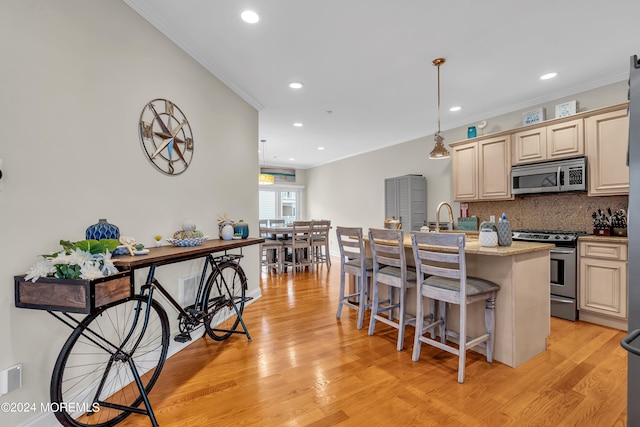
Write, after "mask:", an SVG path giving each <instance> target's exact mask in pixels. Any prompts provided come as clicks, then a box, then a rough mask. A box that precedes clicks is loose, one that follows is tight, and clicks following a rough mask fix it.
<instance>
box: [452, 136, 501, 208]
mask: <svg viewBox="0 0 640 427" xmlns="http://www.w3.org/2000/svg"><path fill="white" fill-rule="evenodd" d="M452 151H453V160H452V175H453V199H454V200H455V201H474V200H511V199H513V196H512V195H511V183H510V181H509V176H510V170H511V137H510V135H502V136H497V137H490V138H489V137H488V138H483V139H475V140H473V141H469V142H465V143H457V144H453V145H452Z"/></svg>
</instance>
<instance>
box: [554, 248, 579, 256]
mask: <svg viewBox="0 0 640 427" xmlns="http://www.w3.org/2000/svg"><path fill="white" fill-rule="evenodd" d="M551 253H552V254H562V255H572V254H574V253H575V250H569V251H561V250H558V249H551Z"/></svg>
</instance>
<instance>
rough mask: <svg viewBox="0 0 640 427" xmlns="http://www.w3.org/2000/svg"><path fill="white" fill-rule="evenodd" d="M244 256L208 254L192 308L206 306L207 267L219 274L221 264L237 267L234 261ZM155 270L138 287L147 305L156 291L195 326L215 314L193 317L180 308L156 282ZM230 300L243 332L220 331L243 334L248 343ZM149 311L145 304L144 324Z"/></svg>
mask: <svg viewBox="0 0 640 427" xmlns="http://www.w3.org/2000/svg"><path fill="white" fill-rule="evenodd" d="M243 256H244V255H242V254H224V255H219V256H216V257H214V256H213V255H211V254H209V255H207V256H206V260H205V263H204V266H203V268H202V273H201V275H200V284H199V285H198V292H197V293H196V297H195V300H194V303H193V307H202V306H203V304H206V301H204V287H205V283H206V278H207V270H208V266H209V265H211V269H212V273H213V272H215V271H218V272H221V271H222V270H221V269H220V265H222V264H223V263H226V262H232V263H235V264H237V265H240V263H239V262H236V260H239V259H240V258H242V257H243ZM155 269H156V266H155V265H152V266H150V267H149V272H148V274H147V279H146V281H145V284H144V285H142V286H141V287H140V295H142V296H145V292H148V294H147V297H148V298H149V303H151V299H153V293H154V291H155V290H156V289H157V290H158V291H159V292H160V294H161V295H162V296H163V297H164V298H165V299H166V300H167V301H168V302H169V304H170V305H171V306H172V307H173V308H174V309H175V310H176V311H177V312H178V313H179V314H180V315H182V316H184V317H185V318H186V319H188V320H190V321H192V322H195V323H197V324H202V323H203V322H204V321H206V320H208V319H207V317H210V316H212V315H214V314H215V312H214V313H209V314H208V316H202V315H194V314H192V313H190V312H188V311H187V310H185V307H182V306H181V305H180V304H179V303H178V302H177V301H176V300H175V298H173V297H172V296H171V294H170V293H169V291H167V290H166V289H165V288H164V287H163V286H162V285H161V284H160V282H158V280H157V279H156V278H155ZM220 277H221V279H222V283H223V285H224V288H225V291H226V293H227V295H230V296H231V291H230V289H229V286H228V285H227V282H226V280H225V278H224V276H222V275H221V276H220ZM242 286H243V287H244V288H245V289H246V288H247V283H246V282H245V283H243V284H242ZM230 299H231V304H232V305H233V308H234V310H235V312H236V315H238V316H239V317H240V322H241V324H242V328H243V330H244V332H242V331H227V330H221V331H222V332H232V333H243V334H245V335H246V336H247V339H248V340H249V341H251V336H250V335H249V331H248V329H247V327H246V325H245V323H244V320H243V319H242V316H241V315H240V311H239V310H238V307H237V306H236V303H235V302H234V301H233V298H230ZM187 307H191V306H187ZM149 309H150V305H149V304H147V313H146V315H145V322H146V321H147V316H148V310H149Z"/></svg>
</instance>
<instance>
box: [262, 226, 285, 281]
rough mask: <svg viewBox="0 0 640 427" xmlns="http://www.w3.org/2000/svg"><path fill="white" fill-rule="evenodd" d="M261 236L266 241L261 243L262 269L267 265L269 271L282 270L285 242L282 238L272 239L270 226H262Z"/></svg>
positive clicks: (279, 271)
mask: <svg viewBox="0 0 640 427" xmlns="http://www.w3.org/2000/svg"><path fill="white" fill-rule="evenodd" d="M260 237H262V238H264V242H262V243H260V269H262V267H267V272H269V273H271V272H272V271H274V270H275V271H276V272H277V273H278V274H279V273H281V272H282V266H283V265H282V263H283V260H284V244H283V243H282V241H281V240H278V239H272V238H271V233H270V231H269V229H268V227H260Z"/></svg>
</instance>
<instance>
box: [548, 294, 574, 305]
mask: <svg viewBox="0 0 640 427" xmlns="http://www.w3.org/2000/svg"><path fill="white" fill-rule="evenodd" d="M551 301H553V302H559V303H562V304H573V300H572V299H566V298H559V297H554V296H552V297H551Z"/></svg>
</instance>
